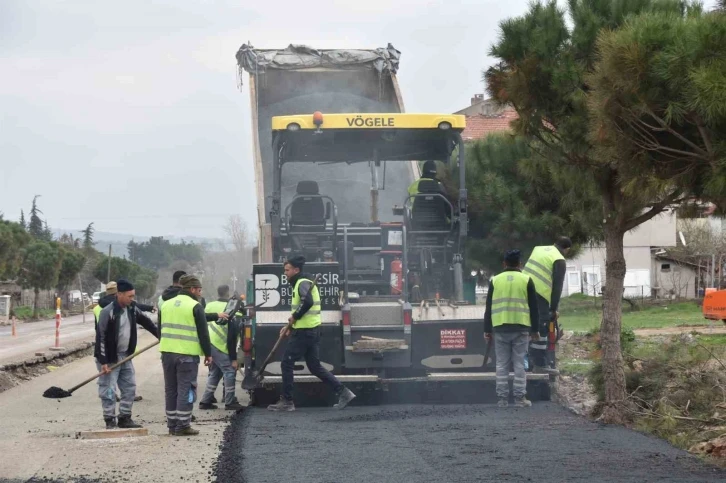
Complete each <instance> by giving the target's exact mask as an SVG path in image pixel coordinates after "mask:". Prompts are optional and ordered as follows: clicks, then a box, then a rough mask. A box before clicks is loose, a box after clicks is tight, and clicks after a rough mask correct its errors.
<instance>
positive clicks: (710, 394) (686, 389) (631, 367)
mask: <svg viewBox="0 0 726 483" xmlns="http://www.w3.org/2000/svg"><path fill="white" fill-rule="evenodd" d="M623 356H624V359H625V363H626V367H625V376H626V384H627V392H628V394H629V395H630V397H629V401H630V409H629V414H630V416H631V418H632V421H633V425H634V426H635V428H636V429H639V430H641V431H644V432H647V433H650V434H653V435H656V436H658V437H660V438H663V439H665V440H667V441H669V442H670V443H671V444H673V445H675V446H677V447H679V448H683V449H686V450H687V449H689V448H691V447H692V446H693V445H694V444H696V443H699V442H702V441H707V440H709V439H711V438H714V437H716V436H719V435H720V434H723V433H725V432H726V365H724V364H726V363H725V361H726V336H722V335H696V336H693V335H689V334H686V335H680V336H674V337H672V338H670V339H669V340H667V341H665V342H664V341H663V340H662V339H661V340H660V341H655V340H647V339H646V340H640V341H638V340H634V341H632V342H629V343H627V344H626V347H624V350H623ZM589 380H590V382H591V383H592V385H593V387H594V389H595V392H596V394H597V398H598V401H599V402H602V401H604V381H603V376H602V364H601V362H600V361H599V360H597V361H595V362H594V364H593V366H592V368H591V370H590V373H589Z"/></svg>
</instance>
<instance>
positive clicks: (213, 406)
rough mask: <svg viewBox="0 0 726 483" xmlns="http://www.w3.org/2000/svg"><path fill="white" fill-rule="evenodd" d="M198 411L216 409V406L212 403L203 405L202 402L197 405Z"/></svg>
mask: <svg viewBox="0 0 726 483" xmlns="http://www.w3.org/2000/svg"><path fill="white" fill-rule="evenodd" d="M199 409H217V405H216V404H212V403H203V402H200V403H199Z"/></svg>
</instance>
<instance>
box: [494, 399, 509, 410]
mask: <svg viewBox="0 0 726 483" xmlns="http://www.w3.org/2000/svg"><path fill="white" fill-rule="evenodd" d="M497 406H499V407H500V408H508V407H509V400H508V399H507V398H506V397H500V398H499V402H498V403H497Z"/></svg>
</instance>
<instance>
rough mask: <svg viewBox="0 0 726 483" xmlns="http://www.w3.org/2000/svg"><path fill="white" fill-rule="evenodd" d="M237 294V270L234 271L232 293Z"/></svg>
mask: <svg viewBox="0 0 726 483" xmlns="http://www.w3.org/2000/svg"><path fill="white" fill-rule="evenodd" d="M236 292H237V270H232V293H236Z"/></svg>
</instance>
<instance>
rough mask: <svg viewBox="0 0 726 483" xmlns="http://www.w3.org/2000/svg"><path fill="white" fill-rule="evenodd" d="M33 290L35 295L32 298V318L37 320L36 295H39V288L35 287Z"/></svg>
mask: <svg viewBox="0 0 726 483" xmlns="http://www.w3.org/2000/svg"><path fill="white" fill-rule="evenodd" d="M33 291H34V292H35V297H34V298H33V318H34V319H35V320H38V297H39V295H40V290H39V289H38V287H35V288H34V289H33Z"/></svg>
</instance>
